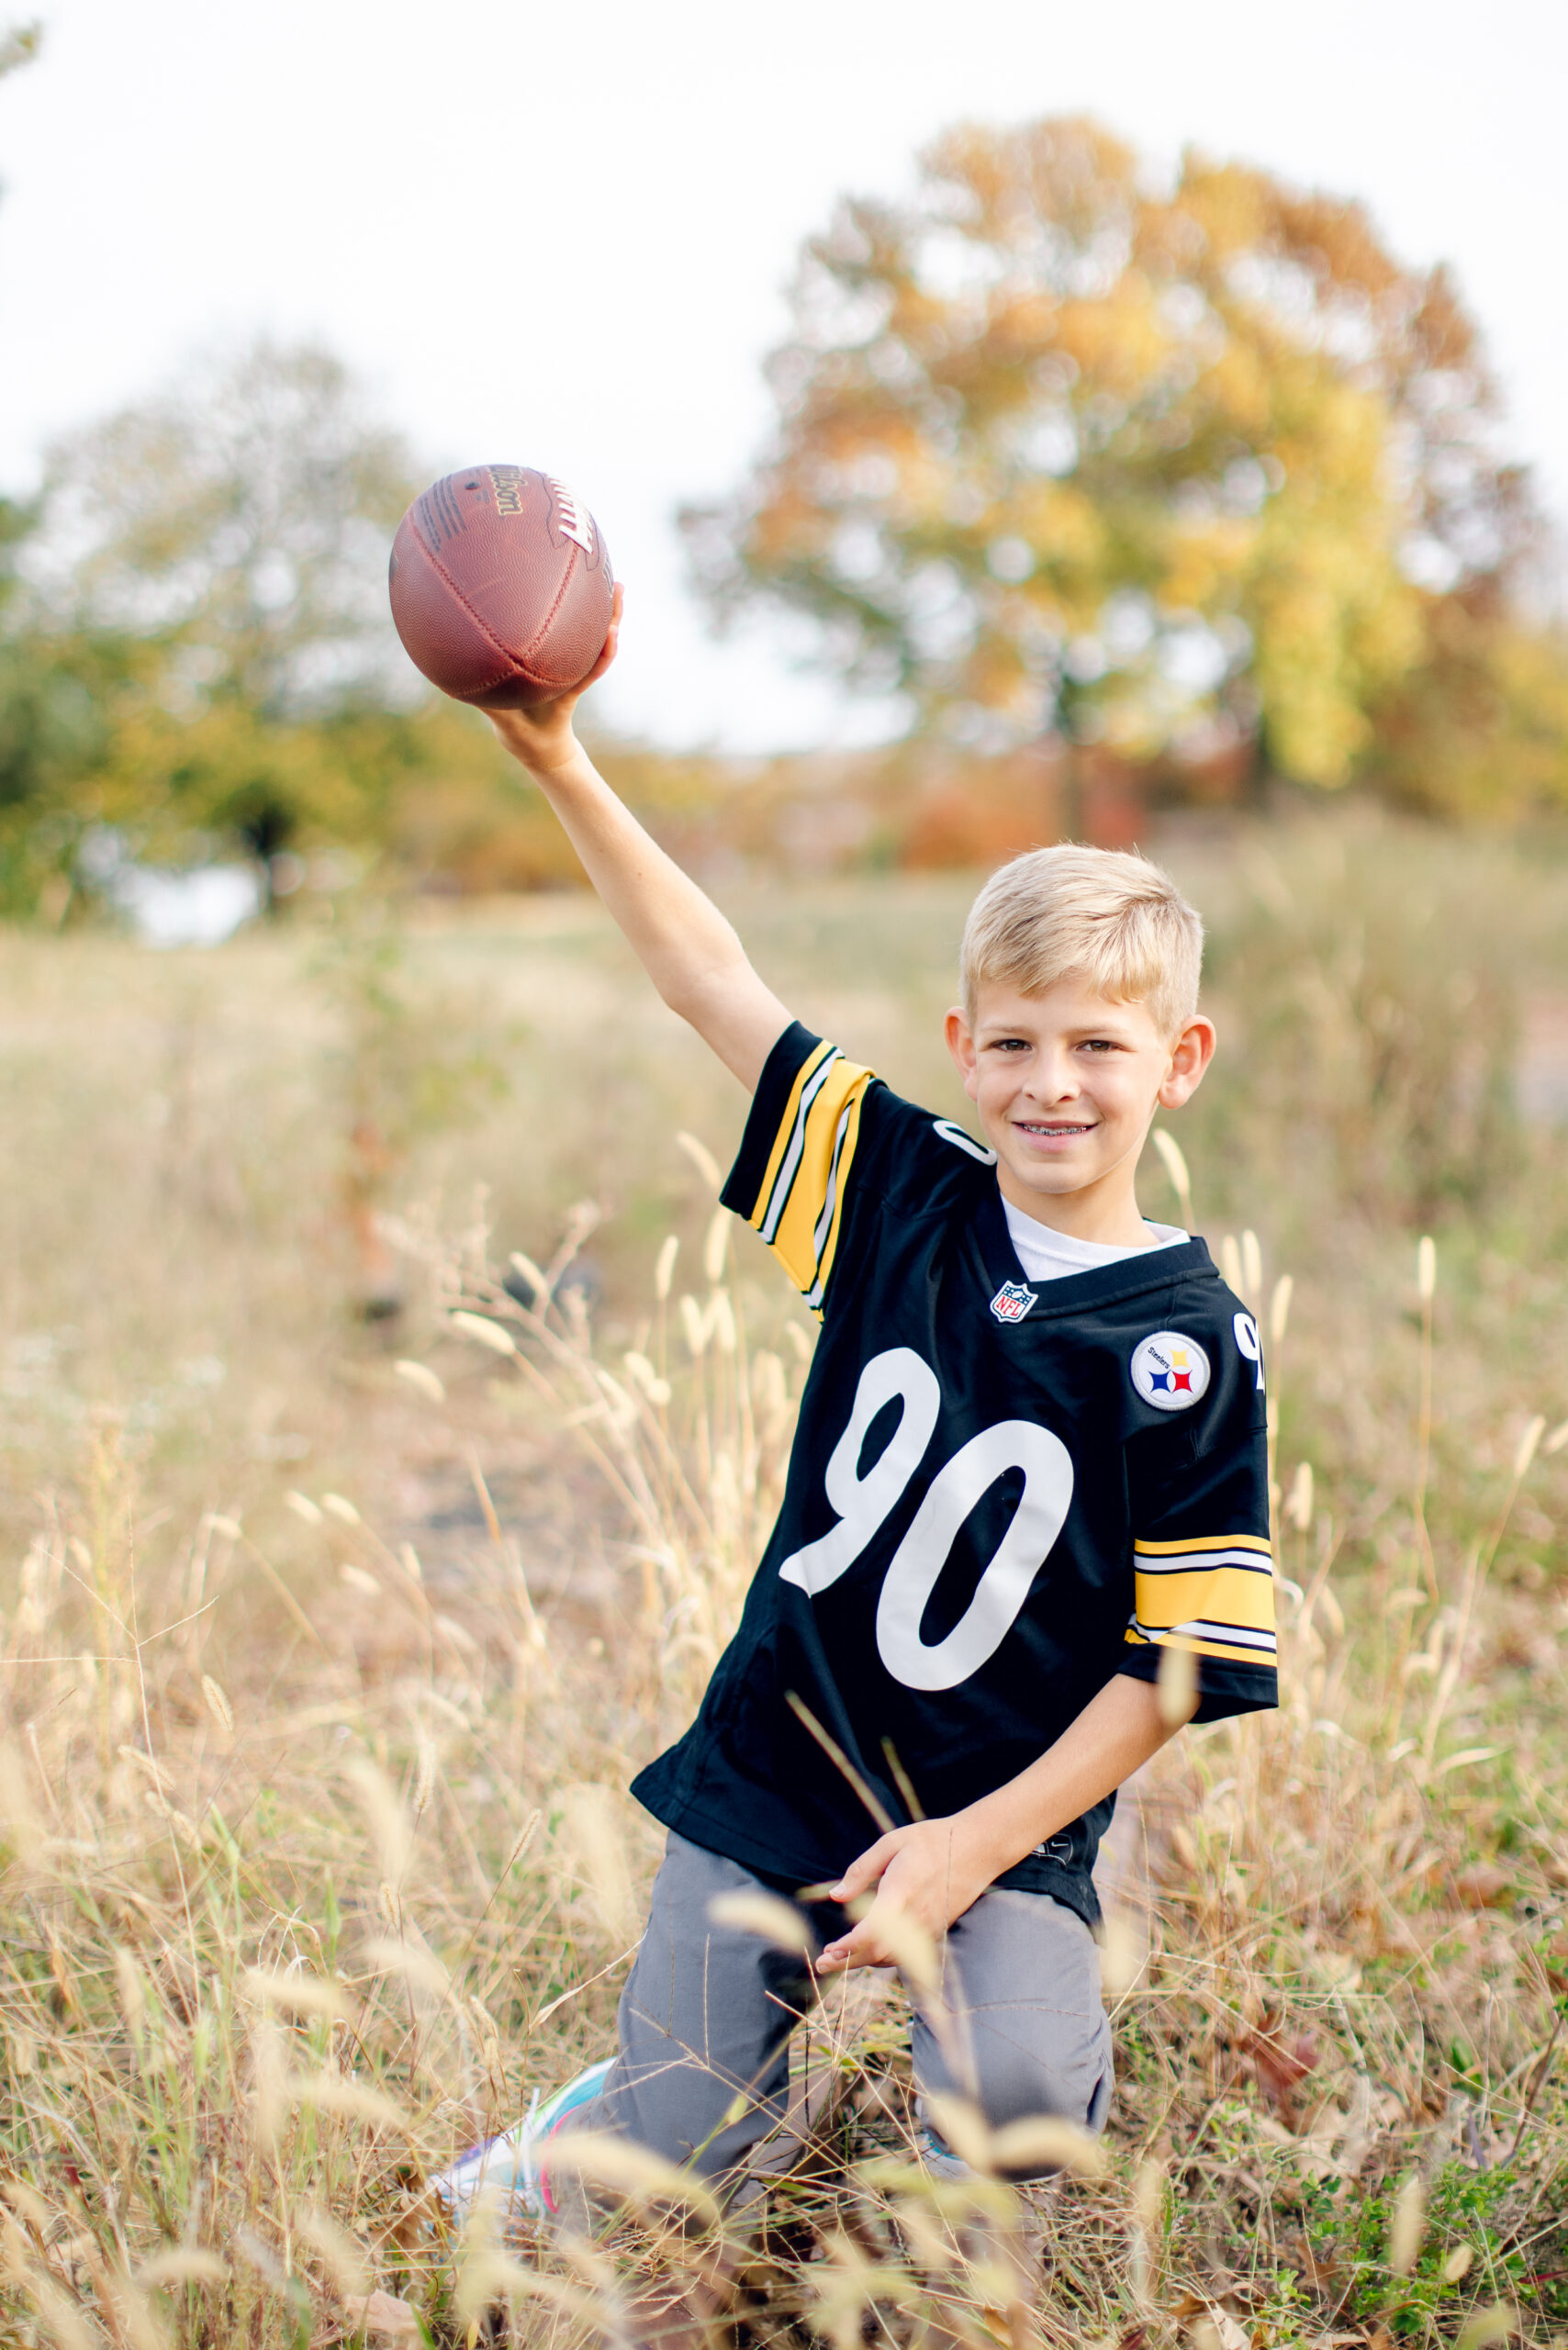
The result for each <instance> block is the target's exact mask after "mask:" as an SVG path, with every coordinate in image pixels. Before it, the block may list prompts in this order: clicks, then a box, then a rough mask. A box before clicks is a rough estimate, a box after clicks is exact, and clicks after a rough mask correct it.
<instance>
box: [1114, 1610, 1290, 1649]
mask: <svg viewBox="0 0 1568 2350" xmlns="http://www.w3.org/2000/svg"><path fill="white" fill-rule="evenodd" d="M1127 1629H1128V1630H1129V1631H1131V1632H1136V1633H1137V1635H1138V1637H1139V1639H1144V1640H1147V1641H1148V1643H1149V1645H1150V1647H1151V1648H1158V1647H1159V1643H1160V1642H1161V1641H1162V1640H1174V1639H1184V1640H1211V1641H1214V1642H1215V1644H1216V1645H1217V1646H1219V1647H1222V1648H1227V1649H1254V1650H1256V1651H1257V1653H1258V1654H1259V1655H1260V1656H1273V1655H1275V1654H1276V1653H1277V1647H1276V1642H1275V1639H1274V1635H1273V1634H1272V1632H1260V1631H1258V1630H1257V1629H1256V1628H1254V1627H1253V1626H1251V1625H1249V1624H1211V1623H1208V1622H1205V1621H1204V1618H1202V1617H1199V1618H1198V1619H1197V1620H1196V1621H1195V1622H1193V1623H1191V1624H1164V1625H1160V1624H1143V1623H1140V1622H1139V1620H1138V1618H1137V1617H1136V1616H1129V1617H1128V1618H1127Z"/></svg>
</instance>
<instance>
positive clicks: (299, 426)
mask: <svg viewBox="0 0 1568 2350" xmlns="http://www.w3.org/2000/svg"><path fill="white" fill-rule="evenodd" d="M413 470H414V469H413V464H412V460H411V458H410V455H409V450H408V449H407V447H406V445H405V444H404V442H402V440H401V439H400V438H399V437H398V435H397V434H395V433H392V432H389V431H386V429H385V428H383V427H382V426H379V425H378V424H376V423H375V421H374V420H372V419H371V418H370V417H369V416H368V415H367V414H366V412H365V410H364V404H363V402H362V400H361V398H360V397H359V396H358V394H357V391H356V389H355V387H354V386H353V382H352V380H351V378H350V376H349V375H348V372H347V370H346V369H345V368H344V367H343V366H342V364H341V362H340V361H338V360H337V359H335V358H333V357H332V356H331V355H330V353H327V352H325V351H322V350H319V349H317V348H315V347H313V346H310V345H301V346H299V347H297V348H294V349H284V348H280V347H279V346H277V345H276V344H274V343H271V342H268V341H259V342H256V343H255V344H253V345H252V347H251V348H250V349H249V350H247V351H244V352H242V353H240V354H239V356H238V357H237V358H235V359H233V360H232V361H230V363H228V364H221V365H218V366H216V367H212V368H209V369H208V370H207V371H206V373H205V374H201V375H196V376H195V377H194V378H193V379H191V380H190V381H188V382H186V383H185V384H183V385H182V386H181V387H180V388H179V390H178V391H176V392H174V393H171V394H169V395H167V396H165V397H162V398H159V399H154V400H150V401H148V402H146V403H144V404H143V405H141V406H139V407H135V408H126V409H124V410H123V411H122V412H121V413H120V414H119V415H118V416H113V417H110V418H109V419H107V420H106V421H105V422H103V423H100V424H96V425H92V426H89V427H88V428H86V429H85V430H84V431H78V432H73V433H71V434H69V435H66V436H64V437H63V438H62V439H61V440H59V441H57V442H55V443H54V445H53V447H52V448H51V449H50V453H49V457H48V464H47V467H46V473H45V483H44V515H43V547H42V554H41V559H40V560H39V562H38V563H37V565H35V570H36V576H37V578H38V583H39V599H40V602H41V604H42V605H43V607H44V609H45V610H47V611H49V612H50V613H51V614H52V615H54V616H55V617H57V618H58V619H60V620H62V621H65V622H66V623H67V624H69V625H72V626H74V627H84V626H85V627H91V628H94V629H98V630H113V631H115V632H120V633H124V634H131V635H136V636H140V637H144V638H155V639H156V640H157V641H158V642H159V643H161V644H162V647H163V649H164V677H163V688H162V689H163V692H164V694H165V697H166V698H167V699H168V700H169V703H170V706H171V708H172V709H174V710H175V711H178V712H181V713H188V712H194V711H196V710H198V709H201V708H206V707H210V706H212V705H213V704H215V703H218V702H221V701H223V700H225V699H237V700H240V701H242V702H243V703H245V704H246V705H247V706H248V707H249V708H250V709H252V711H255V712H256V713H257V715H258V716H259V717H261V718H263V719H268V720H274V721H275V720H280V719H291V718H298V717H300V716H302V715H309V714H314V713H318V712H319V711H323V710H339V709H342V707H343V706H344V705H345V704H347V703H351V702H353V701H354V700H355V699H366V698H368V699H374V700H377V701H379V700H381V699H385V697H386V693H387V691H388V688H389V685H391V683H392V681H394V680H396V681H397V683H398V685H400V684H401V683H402V681H403V679H404V678H405V677H406V676H407V674H408V664H407V662H406V661H405V660H404V659H403V657H402V655H401V652H400V650H399V648H398V643H397V639H396V636H395V635H394V633H393V630H392V625H391V621H390V618H389V615H388V611H387V605H386V546H387V540H388V537H389V534H390V532H391V531H392V530H393V528H394V527H395V526H396V524H397V521H398V516H399V515H400V514H401V512H402V510H403V509H404V507H405V506H406V505H407V504H408V502H409V498H410V496H411V495H412V492H413V487H414V484H413V478H412V476H413Z"/></svg>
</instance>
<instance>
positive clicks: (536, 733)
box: [485, 583, 626, 776]
mask: <svg viewBox="0 0 1568 2350" xmlns="http://www.w3.org/2000/svg"><path fill="white" fill-rule="evenodd" d="M625 596H626V591H625V589H624V588H622V587H621V586H620V585H619V583H618V584H617V586H616V589H615V599H614V601H613V603H612V604H611V606H610V633H609V635H608V636H607V637H606V638H605V640H604V650H603V652H602V653H601V654H600V655H599V659H598V660H597V661H596V662H595V663H594V665H593V667H592V668H591V669H590V670H589V671H588V676H587V677H585V678H584V679H583V681H582V684H581V685H580V686H574V687H573V688H572V690H571V692H570V693H566V694H557V695H556V697H555V699H554V701H541V702H534V703H533V704H532V705H531V707H530V708H529V709H527V710H488V711H486V712H485V715H486V717H487V719H488V720H489V722H490V723H491V725H492V726H493V727H494V728H495V730H496V732H497V733H498V735H499V736H500V738H501V741H502V742H503V743H504V744H506V746H507V749H508V750H509V751H510V753H511V755H512V756H513V758H514V759H519V760H521V763H522V765H523V766H524V767H526V768H527V769H528V771H529V773H530V775H536V776H546V775H550V774H552V773H554V770H555V769H556V768H557V767H565V766H566V762H567V761H568V760H569V759H570V758H571V757H572V755H573V754H574V753H575V752H576V750H577V735H576V733H574V731H573V727H572V719H573V715H574V713H575V712H576V710H577V704H578V702H579V701H581V699H582V698H583V696H584V694H586V693H587V691H588V688H589V687H590V686H597V685H598V683H599V679H600V677H603V675H604V673H605V671H606V670H607V669H608V668H609V666H610V663H611V662H612V661H613V660H614V658H615V655H616V651H617V648H618V647H619V645H620V643H621V612H622V605H623V604H624V602H625Z"/></svg>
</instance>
